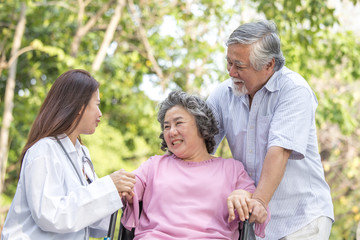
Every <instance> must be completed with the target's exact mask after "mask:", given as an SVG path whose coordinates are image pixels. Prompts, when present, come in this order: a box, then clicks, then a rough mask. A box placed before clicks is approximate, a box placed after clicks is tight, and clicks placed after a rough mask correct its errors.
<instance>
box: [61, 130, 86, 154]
mask: <svg viewBox="0 0 360 240" xmlns="http://www.w3.org/2000/svg"><path fill="white" fill-rule="evenodd" d="M57 137H58V139H59V140H60V142H61V143H62V144H63V146H64V148H65V150H66V151H67V152H68V153H72V152H81V144H80V142H79V140H78V139H76V143H75V146H74V144H73V143H72V142H71V140H70V138H69V137H68V136H67V135H66V134H65V133H63V134H59V135H58V136H57Z"/></svg>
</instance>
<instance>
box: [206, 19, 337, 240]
mask: <svg viewBox="0 0 360 240" xmlns="http://www.w3.org/2000/svg"><path fill="white" fill-rule="evenodd" d="M227 47H228V48H227V57H226V59H227V70H228V72H229V75H230V79H228V80H226V81H225V82H223V83H221V84H220V86H218V87H217V88H216V89H215V90H214V92H213V93H212V94H211V95H210V96H209V98H208V100H207V102H208V103H209V104H210V105H211V107H212V109H213V111H214V114H215V116H216V118H217V120H218V124H219V129H220V133H219V134H218V135H217V138H216V143H217V144H219V143H220V142H221V140H222V139H223V138H224V137H226V138H227V141H228V143H229V147H230V149H231V152H232V155H233V157H234V158H235V159H238V160H240V161H241V162H242V163H243V164H244V166H245V168H246V170H247V172H248V174H249V175H250V176H251V178H252V179H253V180H254V181H255V184H256V190H255V192H254V194H253V196H252V199H251V200H250V201H249V202H248V205H249V206H250V210H251V211H252V216H251V218H250V221H254V220H255V221H260V222H261V221H263V220H264V216H258V212H260V211H258V209H260V208H264V207H265V208H266V207H267V206H269V207H270V212H271V220H270V222H269V224H268V226H267V228H266V234H265V235H266V239H271V240H273V239H284V240H293V239H301V240H304V239H317V240H322V239H329V236H330V232H331V227H332V223H333V221H334V213H333V204H332V200H331V195H330V189H329V186H328V184H327V183H326V181H325V177H324V170H323V167H322V164H321V159H320V155H319V153H318V145H317V136H316V125H315V111H316V107H317V105H318V102H317V99H316V96H315V94H314V92H313V91H312V90H311V88H310V87H309V85H308V83H307V82H306V81H305V80H304V79H303V78H302V77H301V76H300V75H299V74H298V73H296V72H293V71H291V70H290V69H288V68H286V67H285V66H284V64H285V58H284V56H283V54H282V51H281V49H280V38H279V36H278V33H277V29H276V25H275V24H274V23H273V22H271V21H261V22H256V23H248V24H243V25H241V26H240V27H238V28H237V29H236V30H235V31H234V32H233V33H232V34H231V35H230V37H229V39H228V41H227ZM237 199H238V198H237V197H236V195H231V196H230V197H229V200H228V201H229V203H228V205H229V210H231V211H232V209H234V208H235V209H237V208H238V206H240V205H241V203H240V202H239V201H238V200H237ZM239 210H240V209H239Z"/></svg>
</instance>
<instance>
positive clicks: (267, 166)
mask: <svg viewBox="0 0 360 240" xmlns="http://www.w3.org/2000/svg"><path fill="white" fill-rule="evenodd" d="M290 154H291V151H290V150H287V149H284V148H281V147H271V148H270V149H269V150H268V152H267V154H266V156H265V159H264V163H263V167H262V170H261V176H260V181H259V183H258V186H257V187H256V190H255V192H254V194H253V198H254V199H257V200H259V201H260V202H262V204H263V205H264V207H267V206H268V204H269V202H270V200H271V198H272V196H273V194H274V192H275V190H276V189H277V187H278V186H279V184H280V182H281V179H282V178H283V176H284V173H285V169H286V164H287V161H288V158H289V157H290Z"/></svg>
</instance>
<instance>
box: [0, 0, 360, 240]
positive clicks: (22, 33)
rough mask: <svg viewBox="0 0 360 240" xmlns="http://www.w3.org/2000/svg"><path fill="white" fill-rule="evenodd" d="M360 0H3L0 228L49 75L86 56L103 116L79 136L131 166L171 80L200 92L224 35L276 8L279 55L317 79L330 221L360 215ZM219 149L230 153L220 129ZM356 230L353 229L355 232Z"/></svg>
mask: <svg viewBox="0 0 360 240" xmlns="http://www.w3.org/2000/svg"><path fill="white" fill-rule="evenodd" d="M359 5H360V3H357V1H356V0H328V1H326V0H325V1H323V0H274V1H268V0H241V1H240V0H33V1H31V0H25V1H21V0H13V1H7V0H0V127H1V132H0V194H1V199H0V230H1V227H2V225H3V222H4V220H5V217H6V213H7V211H8V209H9V206H10V204H11V201H12V198H13V196H14V194H15V190H16V184H17V179H18V174H19V167H20V163H19V161H18V157H19V156H20V152H21V150H22V147H23V146H24V144H25V141H26V137H27V134H28V132H29V129H30V127H31V124H32V122H33V120H34V118H35V116H36V114H37V112H38V110H39V107H40V104H41V102H42V101H43V100H44V98H45V96H46V94H47V92H48V91H49V89H50V87H51V84H52V83H53V82H54V80H55V79H56V78H57V77H58V76H59V75H60V74H61V73H63V72H64V71H66V70H68V69H72V68H83V69H86V70H88V71H89V72H91V73H92V74H93V75H94V77H95V78H96V79H97V80H98V81H99V82H100V83H101V87H100V92H101V110H102V112H103V117H102V119H101V123H100V125H99V127H98V128H97V130H96V133H95V134H93V135H91V136H83V140H84V142H85V144H86V145H87V146H88V148H89V150H90V153H91V156H92V159H93V162H94V165H95V169H96V171H97V174H98V175H99V176H100V177H101V176H104V175H106V174H109V173H111V172H112V171H115V170H118V169H120V168H124V169H126V170H129V171H130V170H133V169H135V168H136V167H137V166H138V165H139V164H140V163H141V162H143V161H145V160H146V159H147V158H148V157H149V156H152V155H154V154H162V152H161V150H160V140H159V138H158V136H159V134H160V127H159V124H158V123H157V120H156V113H157V104H158V102H159V101H161V100H162V99H164V97H165V96H166V95H167V94H168V93H169V91H171V90H174V89H182V90H184V91H188V92H191V93H197V94H199V95H201V96H202V97H203V98H206V97H207V96H208V95H209V93H210V92H211V91H212V89H214V87H216V85H217V84H218V83H219V82H221V81H223V80H225V79H226V78H227V77H228V74H227V71H226V62H225V56H226V55H225V54H226V47H225V40H226V38H227V37H228V36H229V34H230V33H231V32H232V31H233V30H234V29H235V28H236V27H237V26H238V25H239V24H241V23H245V22H248V21H253V20H259V19H271V20H273V21H274V22H275V23H276V24H277V26H278V30H279V33H280V36H281V41H282V50H283V53H284V55H285V57H286V65H287V67H289V68H290V69H292V70H294V71H297V72H299V73H300V74H301V75H302V76H304V78H305V79H306V80H307V81H308V82H309V84H310V86H311V87H312V88H313V90H314V91H315V93H316V95H317V97H318V101H319V107H318V110H317V116H316V117H317V118H316V119H317V122H316V123H317V127H318V141H319V150H320V153H321V156H322V163H323V166H324V170H325V175H326V180H327V182H328V183H329V185H330V187H331V194H332V198H333V202H334V207H335V218H336V222H335V224H334V226H333V229H332V234H331V238H330V239H333V240H335V239H336V240H339V239H356V229H357V226H358V223H359V221H360V211H359V207H360V206H359V203H360V201H359V200H360V191H359V189H360V178H359V175H360V155H359V151H358V149H360V143H359V136H360V129H359V119H360V114H359V104H360V81H359V80H360V64H359V62H360V44H359V43H360V40H359V39H360V38H359V35H360V31H359V29H360V23H359V22H360V17H359V16H360V6H359ZM217 155H222V156H225V157H230V156H231V154H230V151H229V150H228V148H227V145H226V141H224V142H223V143H222V144H221V146H220V148H219V149H218V151H217ZM359 239H360V238H359Z"/></svg>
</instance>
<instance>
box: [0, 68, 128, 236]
mask: <svg viewBox="0 0 360 240" xmlns="http://www.w3.org/2000/svg"><path fill="white" fill-rule="evenodd" d="M99 104H100V97H99V83H98V82H97V81H96V80H95V79H94V78H93V77H92V76H91V75H90V74H89V73H88V72H86V71H84V70H70V71H68V72H65V73H64V74H62V75H61V76H60V77H59V78H58V79H56V81H55V82H54V84H53V86H52V87H51V89H50V91H49V93H48V95H47V97H46V99H45V101H44V103H43V104H42V106H41V109H40V112H39V114H38V116H37V117H36V119H35V122H34V124H33V126H32V128H31V131H30V134H29V137H28V141H27V143H26V145H25V147H24V149H23V152H22V155H21V158H20V159H21V172H20V178H19V182H18V186H17V190H16V193H15V197H14V199H13V202H12V204H11V207H10V210H9V212H8V215H7V218H6V221H5V225H4V228H3V230H2V235H1V239H3V240H6V239H37V240H41V239H46V240H49V239H59V240H60V239H62V240H63V239H72V240H73V239H78V240H83V239H89V236H93V237H102V236H105V235H106V231H107V229H108V223H109V216H110V215H111V214H112V213H113V212H115V211H117V210H118V209H119V208H120V207H122V203H121V200H120V199H121V194H124V193H127V195H130V196H131V195H132V194H133V192H132V189H133V187H134V183H135V176H134V174H133V173H127V172H125V171H124V170H119V171H116V172H114V173H112V174H110V175H108V176H105V177H102V178H100V179H98V178H97V176H96V174H95V172H94V169H93V165H92V162H91V160H90V155H89V151H88V150H87V148H86V147H85V146H84V145H82V143H81V139H80V134H93V133H94V132H95V129H96V127H97V125H98V123H99V122H100V117H101V115H102V114H101V111H100V109H99Z"/></svg>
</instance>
